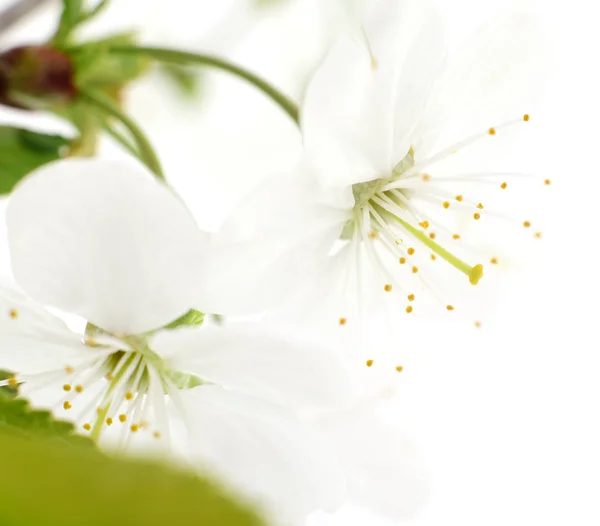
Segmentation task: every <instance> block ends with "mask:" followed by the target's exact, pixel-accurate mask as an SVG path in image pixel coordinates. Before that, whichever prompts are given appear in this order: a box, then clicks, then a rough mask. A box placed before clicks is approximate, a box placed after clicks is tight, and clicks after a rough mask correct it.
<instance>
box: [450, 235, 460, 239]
mask: <svg viewBox="0 0 600 526" xmlns="http://www.w3.org/2000/svg"><path fill="white" fill-rule="evenodd" d="M452 239H460V234H453V235H452Z"/></svg>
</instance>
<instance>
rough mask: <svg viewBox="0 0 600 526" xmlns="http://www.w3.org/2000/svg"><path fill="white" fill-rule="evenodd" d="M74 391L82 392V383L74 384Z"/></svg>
mask: <svg viewBox="0 0 600 526" xmlns="http://www.w3.org/2000/svg"><path fill="white" fill-rule="evenodd" d="M75 391H77V392H78V393H83V385H76V386H75Z"/></svg>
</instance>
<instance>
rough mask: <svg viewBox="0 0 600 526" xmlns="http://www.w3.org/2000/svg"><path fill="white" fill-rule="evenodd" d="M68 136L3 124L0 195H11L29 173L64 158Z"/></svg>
mask: <svg viewBox="0 0 600 526" xmlns="http://www.w3.org/2000/svg"><path fill="white" fill-rule="evenodd" d="M69 141H70V140H69V139H67V138H65V137H62V136H60V135H49V134H45V133H38V132H34V131H31V130H25V129H23V128H15V127H12V126H0V195H6V194H9V193H10V192H11V191H12V189H13V188H14V186H15V185H16V184H17V183H18V182H19V181H20V180H21V179H22V178H23V177H25V176H26V175H27V174H28V173H29V172H31V171H32V170H35V169H36V168H38V167H40V166H42V165H44V164H46V163H49V162H50V161H55V160H56V159H59V158H60V157H61V150H62V148H64V147H65V146H67V145H68V144H69Z"/></svg>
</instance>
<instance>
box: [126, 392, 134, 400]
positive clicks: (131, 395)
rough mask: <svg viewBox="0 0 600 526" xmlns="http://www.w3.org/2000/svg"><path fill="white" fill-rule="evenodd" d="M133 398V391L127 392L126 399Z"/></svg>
mask: <svg viewBox="0 0 600 526" xmlns="http://www.w3.org/2000/svg"><path fill="white" fill-rule="evenodd" d="M131 399H133V393H131V392H128V393H125V400H131Z"/></svg>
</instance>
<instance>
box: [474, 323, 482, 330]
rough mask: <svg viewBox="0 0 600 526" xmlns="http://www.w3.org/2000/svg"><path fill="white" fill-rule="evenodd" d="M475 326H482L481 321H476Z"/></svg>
mask: <svg viewBox="0 0 600 526" xmlns="http://www.w3.org/2000/svg"><path fill="white" fill-rule="evenodd" d="M475 327H477V328H478V329H480V328H481V322H480V321H476V322H475Z"/></svg>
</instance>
